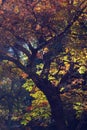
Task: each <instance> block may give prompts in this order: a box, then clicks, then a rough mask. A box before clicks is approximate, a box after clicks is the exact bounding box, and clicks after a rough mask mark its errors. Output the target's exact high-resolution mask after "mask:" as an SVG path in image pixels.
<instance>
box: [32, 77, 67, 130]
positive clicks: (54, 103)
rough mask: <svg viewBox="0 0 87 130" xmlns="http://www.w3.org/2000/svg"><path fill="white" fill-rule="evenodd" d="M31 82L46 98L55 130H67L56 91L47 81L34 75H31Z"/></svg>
mask: <svg viewBox="0 0 87 130" xmlns="http://www.w3.org/2000/svg"><path fill="white" fill-rule="evenodd" d="M32 80H33V81H34V83H35V84H36V85H37V87H38V88H39V89H40V90H41V91H42V92H43V93H44V94H45V96H46V97H47V100H48V102H49V104H50V108H51V114H52V117H53V119H54V120H55V122H56V127H57V129H56V130H67V126H66V123H65V119H64V112H63V105H62V101H61V98H60V94H59V92H58V90H57V89H56V88H55V86H53V85H52V84H51V83H50V81H48V80H47V79H42V78H40V77H38V76H36V75H35V76H34V75H32Z"/></svg>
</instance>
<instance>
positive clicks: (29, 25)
mask: <svg viewBox="0 0 87 130" xmlns="http://www.w3.org/2000/svg"><path fill="white" fill-rule="evenodd" d="M86 4H87V2H86V0H81V1H80V0H79V1H77V0H71V1H70V0H68V1H61V0H59V1H57V0H48V1H45V0H35V1H27V0H26V1H24V0H21V2H20V0H18V1H16V2H15V1H5V2H4V3H3V4H1V9H0V14H1V15H0V60H1V61H3V60H7V61H10V62H13V63H14V64H15V65H16V66H17V68H19V69H21V70H22V71H24V73H26V74H27V77H26V78H29V79H32V80H33V82H34V83H35V84H36V86H37V87H38V88H39V89H40V90H41V91H42V92H43V93H44V94H45V95H46V97H47V100H48V102H49V104H50V107H51V113H52V116H53V118H54V120H55V122H56V125H57V129H58V130H67V125H66V121H65V118H64V112H63V105H62V101H61V97H60V93H61V92H60V88H61V86H63V84H64V83H65V82H66V80H67V76H68V75H70V74H72V72H73V71H74V70H75V69H77V68H76V64H79V65H80V62H78V61H77V59H78V58H76V60H73V57H74V56H75V54H77V53H76V51H79V48H80V49H81V48H83V49H82V51H83V50H84V55H85V56H87V50H86V47H87V45H86V41H87V38H86V35H87V33H86V30H87V29H86V28H87V21H86V20H87V18H86V17H87V15H86V10H87V5H86ZM84 27H85V29H84ZM80 32H81V33H80ZM82 43H83V44H82ZM76 46H78V47H79V48H78V49H76ZM80 51H81V50H80ZM73 52H75V53H74V54H73ZM65 55H66V56H68V63H69V65H65V67H64V68H65V69H63V70H64V73H63V74H59V73H58V70H59V72H61V67H63V65H62V64H64V63H66V62H67V58H66V57H65V59H64V60H62V59H61V58H60V57H64V56H65ZM85 56H84V57H85ZM64 61H66V62H64ZM79 61H80V59H79ZM54 62H55V63H56V64H57V67H58V68H57V72H55V73H53V72H54V71H52V67H55V64H54ZM40 64H42V68H39V69H40V72H39V73H38V65H40ZM84 64H85V63H84ZM83 66H84V65H83ZM51 71H52V72H51ZM52 73H53V74H52ZM51 75H52V76H51ZM50 76H51V77H54V79H57V80H58V82H57V83H56V82H55V83H54V81H55V80H52V78H51V79H50ZM58 76H59V77H58ZM56 77H57V78H56Z"/></svg>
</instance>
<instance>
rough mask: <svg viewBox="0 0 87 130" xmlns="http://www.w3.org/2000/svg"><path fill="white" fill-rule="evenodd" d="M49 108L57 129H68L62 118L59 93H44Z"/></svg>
mask: <svg viewBox="0 0 87 130" xmlns="http://www.w3.org/2000/svg"><path fill="white" fill-rule="evenodd" d="M46 97H47V99H48V102H49V104H50V108H51V114H52V117H53V119H54V120H55V122H56V127H57V130H68V128H67V125H66V123H65V119H64V112H63V105H62V101H61V98H60V95H59V94H58V93H57V92H53V91H52V95H50V94H49V93H48V94H47V95H46Z"/></svg>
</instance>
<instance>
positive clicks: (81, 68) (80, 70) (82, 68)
mask: <svg viewBox="0 0 87 130" xmlns="http://www.w3.org/2000/svg"><path fill="white" fill-rule="evenodd" d="M78 71H79V73H80V74H84V73H85V72H86V67H85V66H81V67H80V68H79V69H78Z"/></svg>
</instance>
